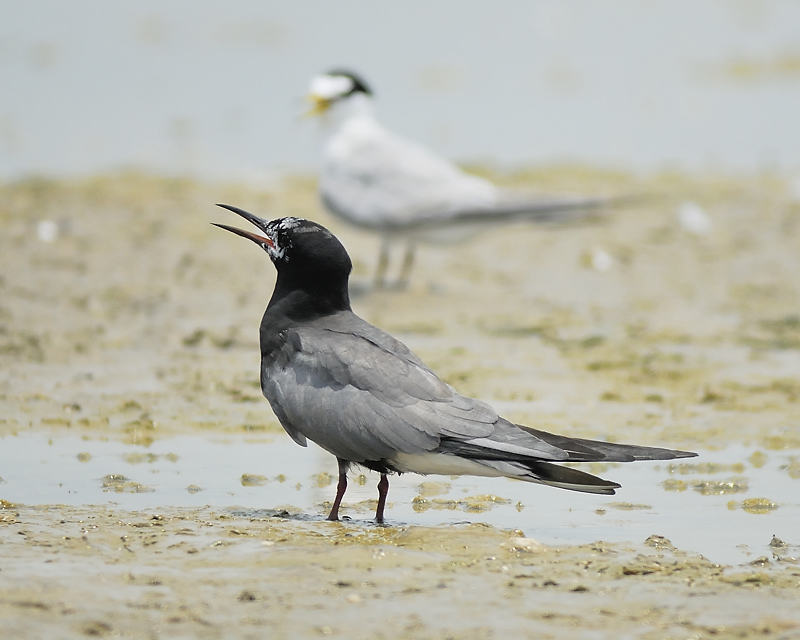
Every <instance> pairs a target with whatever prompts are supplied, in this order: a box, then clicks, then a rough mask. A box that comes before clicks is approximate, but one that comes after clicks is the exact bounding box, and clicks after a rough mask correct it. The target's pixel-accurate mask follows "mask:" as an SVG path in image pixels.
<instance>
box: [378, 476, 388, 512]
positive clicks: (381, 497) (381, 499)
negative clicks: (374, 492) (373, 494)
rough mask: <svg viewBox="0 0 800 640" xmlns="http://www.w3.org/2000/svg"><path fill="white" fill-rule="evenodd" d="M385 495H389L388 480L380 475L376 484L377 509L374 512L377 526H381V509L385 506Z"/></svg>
mask: <svg viewBox="0 0 800 640" xmlns="http://www.w3.org/2000/svg"><path fill="white" fill-rule="evenodd" d="M387 495H389V478H387V477H386V474H385V473H382V474H381V479H380V482H378V509H377V511H375V522H377V523H378V524H383V508H384V507H385V506H386V496H387Z"/></svg>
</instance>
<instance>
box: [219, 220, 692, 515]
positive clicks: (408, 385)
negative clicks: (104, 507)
mask: <svg viewBox="0 0 800 640" xmlns="http://www.w3.org/2000/svg"><path fill="white" fill-rule="evenodd" d="M219 206H221V207H224V208H225V209H228V210H229V211H232V212H233V213H236V214H238V215H240V216H241V217H242V218H244V219H245V220H247V221H248V222H250V223H252V224H253V225H255V226H256V227H257V228H258V230H259V231H260V232H261V233H253V232H250V231H243V230H241V229H237V228H236V227H230V226H228V225H225V224H216V226H218V227H221V228H222V229H226V230H228V231H231V232H233V233H235V234H237V235H240V236H242V237H244V238H247V239H248V240H252V241H253V242H255V243H256V244H257V245H259V246H260V247H261V248H262V249H264V250H265V251H266V252H267V254H268V255H269V257H270V259H271V260H272V262H273V264H274V265H275V268H276V269H277V272H278V276H277V280H276V282H275V289H274V291H273V294H272V298H271V299H270V301H269V304H268V306H267V309H266V311H265V312H264V317H263V319H262V321H261V329H260V341H261V389H262V391H263V392H264V395H265V396H266V398H267V400H269V403H270V405H272V410H273V411H274V412H275V415H276V416H277V417H278V420H279V421H280V423H281V424H282V425H283V428H284V429H286V432H287V433H288V434H289V435H290V436H291V437H292V439H293V440H294V441H295V442H296V443H297V444H299V445H301V446H307V444H308V440H311V441H312V442H315V443H317V444H318V445H319V446H320V447H322V448H323V449H325V450H326V451H328V452H330V453H331V454H333V455H334V456H336V460H337V461H338V465H339V483H338V487H337V491H336V498H335V500H334V502H333V507H332V508H331V511H330V514H329V515H328V519H329V520H338V519H339V507H340V505H341V502H342V498H343V497H344V493H345V490H346V489H347V471H348V468H349V467H350V465H352V464H355V465H360V466H362V467H366V468H368V469H372V470H374V471H377V472H378V473H380V482H379V483H378V508H377V510H376V513H375V519H376V521H377V522H383V519H384V518H383V516H384V507H385V505H386V495H387V493H388V491H389V480H388V477H387V476H388V474H390V473H419V474H423V475H425V474H444V475H461V474H466V475H476V476H506V477H509V478H517V479H520V480H526V481H528V482H534V483H539V484H545V485H549V486H552V487H560V488H562V489H571V490H573V491H582V492H586V493H598V494H605V495H612V494H614V490H615V489H617V488H618V487H619V486H620V485H619V484H617V483H615V482H610V481H608V480H603V479H601V478H598V477H596V476H593V475H590V474H588V473H585V472H583V471H579V470H577V469H573V468H570V467H562V466H559V465H557V464H553V463H556V462H599V461H602V462H632V461H635V460H671V459H674V458H687V457H692V456H695V455H697V454H696V453H692V452H689V451H674V450H670V449H661V448H656V447H642V446H637V445H628V444H615V443H610V442H598V441H594V440H585V439H582V438H569V437H566V436H560V435H555V434H552V433H547V432H546V431H540V430H538V429H533V428H531V427H526V426H523V425H518V424H514V423H513V422H510V421H508V420H506V419H504V418H502V417H501V416H499V415H498V414H497V412H496V411H495V410H494V409H493V408H492V407H490V406H489V405H488V404H486V403H485V402H481V401H480V400H475V399H473V398H468V397H466V396H462V395H461V394H459V393H458V392H457V391H456V390H455V389H453V387H451V386H450V385H449V384H447V383H445V382H444V381H442V380H441V379H440V378H438V377H437V376H436V374H435V373H433V371H431V370H430V369H429V368H428V367H427V366H425V364H424V363H423V362H422V361H421V360H420V359H419V358H418V357H417V356H416V355H414V353H412V352H411V350H410V349H408V347H406V346H405V345H404V344H403V343H401V342H399V341H398V340H396V339H395V338H393V337H392V336H390V335H389V334H388V333H385V332H384V331H381V330H380V329H378V328H377V327H374V326H373V325H371V324H369V323H368V322H366V321H365V320H362V319H361V318H360V317H358V316H357V315H355V314H354V313H353V311H352V309H351V307H350V296H349V291H348V280H349V277H350V271H351V269H352V263H351V261H350V256H349V255H348V253H347V251H346V250H345V248H344V246H343V245H342V244H341V242H339V240H338V239H337V238H336V236H334V235H333V234H332V233H331V232H330V231H328V230H327V229H325V228H324V227H322V226H321V225H319V224H317V223H315V222H311V221H309V220H304V219H302V218H293V217H286V218H279V219H277V220H272V221H267V220H263V219H261V218H259V217H257V216H255V215H253V214H251V213H248V212H247V211H243V210H242V209H239V208H237V207H232V206H229V205H223V204H221V205H219Z"/></svg>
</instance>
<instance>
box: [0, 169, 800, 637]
mask: <svg viewBox="0 0 800 640" xmlns="http://www.w3.org/2000/svg"><path fill="white" fill-rule="evenodd" d="M493 177H494V178H496V179H498V180H500V181H504V182H507V183H510V184H518V185H524V186H526V187H528V188H531V189H538V190H541V191H542V192H548V191H550V192H552V191H562V192H576V193H600V194H609V195H617V194H624V193H637V194H645V195H646V196H647V197H646V198H643V199H642V200H641V201H639V202H637V203H635V204H632V205H631V206H628V207H626V208H624V209H620V210H618V211H615V212H613V215H609V216H607V217H606V218H604V219H603V220H601V221H597V222H594V223H592V224H584V225H574V226H570V227H568V228H532V227H527V226H525V225H517V226H514V227H512V228H506V229H497V230H487V231H485V232H482V233H481V234H479V236H478V237H476V238H475V239H474V240H473V241H471V242H469V243H467V244H465V245H461V246H458V247H453V248H446V249H429V248H423V249H422V250H421V251H420V253H419V259H418V264H417V269H416V271H415V272H414V275H413V277H412V282H411V285H410V286H409V288H408V289H406V290H403V291H380V292H375V291H370V290H369V282H370V274H371V273H372V269H373V268H374V264H375V261H376V257H377V242H376V241H375V240H374V239H372V238H370V237H369V236H366V235H364V234H362V233H360V232H356V231H353V230H351V229H348V228H346V227H343V226H342V225H340V224H338V223H337V222H336V221H334V220H331V219H330V218H329V217H328V216H327V215H326V214H324V212H322V211H321V210H320V208H319V205H318V204H317V202H316V197H315V193H314V183H313V181H311V180H308V179H304V178H293V179H286V180H284V181H283V182H282V183H280V184H278V185H274V186H273V187H272V188H270V189H269V190H266V189H257V188H253V187H251V186H247V185H233V184H225V185H213V184H205V185H203V184H197V183H193V182H191V181H185V180H170V179H164V178H157V177H151V176H142V175H136V174H123V175H113V176H99V177H96V178H92V179H87V180H82V181H73V182H54V181H46V180H29V181H25V182H21V183H16V184H8V185H3V186H1V187H0V225H2V234H1V235H0V407H2V412H1V413H0V479H2V480H0V622H2V625H3V629H4V634H8V637H82V636H109V637H114V636H121V637H142V638H157V637H164V638H167V637H169V638H179V637H208V638H217V637H220V638H222V637H226V638H227V637H243V638H244V637H253V638H261V637H287V638H288V637H317V636H320V637H325V636H334V637H337V636H340V637H345V636H347V637H354V638H361V637H364V638H366V637H373V638H380V637H386V638H395V637H403V638H447V637H453V638H488V637H501V636H504V635H506V636H510V637H532V638H534V637H535V638H539V637H570V638H572V637H586V638H590V637H610V636H621V635H622V636H626V637H641V638H650V637H652V638H661V637H676V638H678V637H679V638H683V637H700V638H703V637H747V636H751V635H763V636H766V637H777V638H784V637H785V638H791V637H796V636H797V634H800V626H799V625H800V613H798V612H797V606H796V602H797V599H798V596H799V595H800V561H799V560H798V558H800V537H798V533H797V532H798V531H800V490H798V488H800V485H798V479H800V427H799V426H798V425H800V202H798V200H800V195H799V194H797V193H796V185H794V186H793V184H792V182H791V181H789V180H786V179H784V178H782V177H780V176H769V175H766V176H744V177H742V176H739V177H725V176H722V177H720V176H682V175H667V174H665V175H659V176H651V177H646V178H643V177H636V176H629V175H622V174H615V173H610V172H604V171H597V170H590V169H584V168H571V167H561V168H553V169H538V170H536V171H529V172H520V173H518V174H514V175H503V176H493ZM214 202H228V203H230V204H235V205H238V206H242V207H244V208H246V209H249V210H251V211H253V212H254V213H257V214H259V215H263V216H265V217H277V216H281V215H300V216H304V217H310V218H313V219H316V220H318V221H320V222H322V223H323V224H326V226H329V228H331V229H332V230H333V231H334V232H335V233H337V235H339V237H340V238H341V239H342V240H343V242H344V243H345V245H346V246H347V247H348V249H349V250H350V252H351V255H352V256H353V259H354V263H355V272H354V278H353V302H354V308H355V310H356V311H357V312H358V313H359V314H361V315H362V316H364V317H365V318H366V319H367V320H369V321H371V322H373V323H375V324H377V325H379V326H381V327H382V328H384V329H386V330H388V331H390V332H392V333H394V334H395V335H397V336H398V337H399V338H400V339H402V340H403V341H404V342H406V343H407V344H408V345H409V346H411V347H412V348H413V349H414V350H415V351H416V352H417V353H419V354H420V356H422V358H423V359H424V360H425V361H426V362H427V363H428V364H429V365H430V366H431V367H432V368H433V369H434V370H435V371H437V372H438V373H439V374H440V375H442V376H443V377H444V378H445V379H446V380H447V381H448V382H450V383H451V384H453V385H454V386H455V387H456V388H457V389H459V390H460V391H461V392H463V393H467V394H470V395H475V396H478V397H480V398H482V399H484V400H487V401H489V402H491V403H492V404H494V405H495V406H497V407H498V408H499V409H500V410H501V411H502V413H503V414H504V415H506V416H507V417H508V418H510V419H513V420H516V421H519V422H522V423H525V424H529V425H532V426H535V427H537V428H543V429H547V430H551V431H555V432H558V433H563V434H566V435H572V436H579V437H589V438H601V439H610V440H615V441H628V442H634V443H640V444H652V445H662V446H667V447H674V448H685V449H691V450H696V451H699V452H700V453H701V456H700V458H698V459H695V460H691V461H687V462H686V463H684V464H675V465H667V464H663V465H660V466H651V467H648V466H647V465H627V466H624V467H620V466H619V465H605V466H604V465H590V466H586V467H585V468H586V469H587V470H591V471H592V472H595V473H597V474H598V475H601V476H603V477H607V478H609V479H612V480H615V479H617V480H620V481H621V482H622V484H623V488H622V489H621V490H620V491H619V493H618V495H617V496H613V497H611V498H597V499H596V501H591V500H590V501H586V499H585V497H584V496H577V494H572V493H569V492H563V491H562V492H559V491H556V490H550V491H549V493H548V494H547V495H548V497H547V498H546V499H545V498H544V497H543V496H544V491H545V490H543V489H541V488H538V487H529V486H528V485H524V484H523V483H513V484H512V483H507V484H497V483H495V484H481V482H482V481H480V480H479V481H477V484H475V483H474V482H475V481H474V480H468V479H466V478H464V479H456V478H427V479H426V478H411V479H409V478H407V477H405V476H404V477H403V478H401V479H398V480H396V481H395V482H394V483H393V489H392V490H391V491H390V494H389V500H390V502H392V501H394V502H393V504H391V505H390V509H389V510H388V511H387V517H388V519H389V526H386V527H377V526H375V525H374V524H372V523H371V522H370V521H369V517H370V512H371V510H372V508H373V503H372V500H373V499H374V497H375V496H374V481H375V478H374V477H373V476H370V475H367V476H366V478H365V479H364V480H363V482H362V477H361V476H360V475H359V473H358V471H356V472H354V478H353V480H354V482H353V483H352V484H353V493H352V494H348V498H347V500H346V502H347V505H346V510H345V513H347V514H348V515H349V516H350V517H351V518H352V520H350V521H346V522H343V523H328V522H325V521H324V520H323V517H324V513H325V511H326V508H327V505H326V501H327V500H329V499H330V498H331V497H332V494H333V487H332V486H331V484H330V482H331V474H332V473H334V472H335V463H333V460H332V458H330V459H328V458H329V457H328V458H319V459H318V458H317V457H315V456H316V454H314V453H312V452H310V451H304V450H302V449H300V448H299V447H298V448H296V449H297V456H298V457H297V460H300V459H301V457H303V456H304V457H303V459H308V460H310V462H309V463H308V464H309V465H310V466H309V467H308V468H306V467H302V468H301V467H300V466H299V464H298V463H296V462H295V458H294V457H287V456H286V455H285V453H284V452H285V451H286V450H285V449H284V448H283V447H282V446H278V444H277V443H278V442H280V440H279V439H280V438H288V436H284V435H282V431H281V429H280V426H279V425H278V424H277V422H276V420H275V418H274V417H273V416H272V414H271V411H270V410H269V407H268V405H267V403H266V401H265V400H264V399H263V398H262V397H261V394H260V389H259V383H258V345H257V327H258V322H259V320H260V317H261V313H262V312H263V308H264V306H265V304H266V302H267V300H268V298H269V295H270V293H271V288H272V283H273V282H274V273H273V270H272V267H271V266H270V265H269V264H268V260H267V259H266V256H264V255H263V254H261V253H260V252H259V251H258V250H257V249H256V248H255V247H243V246H241V244H240V243H238V242H237V240H236V239H234V238H232V237H228V236H229V235H230V234H227V235H226V234H225V233H224V232H222V231H219V230H218V229H214V228H213V227H211V225H210V224H209V223H210V222H212V221H221V222H231V221H230V220H229V218H228V217H227V216H228V215H229V214H226V213H225V212H224V211H222V210H218V209H216V208H215V207H213V203H214ZM236 222H237V223H238V221H236ZM247 249H249V251H248V250H247ZM209 450H211V451H213V452H214V454H213V456H215V457H216V464H214V460H215V458H214V457H213V456H212V457H210V460H211V462H210V463H209V464H208V465H205V466H203V465H199V464H196V460H197V459H198V458H200V457H201V454H202V455H206V453H203V452H208V451H209ZM244 452H247V455H245V453H244ZM498 482H499V481H498ZM503 482H505V481H503ZM82 483H83V484H82ZM637 485H641V486H637ZM220 487H224V488H225V490H224V491H220V490H219V488H220ZM288 489H291V491H288ZM215 491H216V493H215ZM287 491H288V492H287ZM226 492H227V493H226ZM282 492H283V493H282ZM464 492H466V493H464ZM593 498H594V497H593ZM348 500H349V502H348ZM243 503H245V504H243ZM590 503H591V504H590ZM205 505H212V506H205ZM612 515H613V518H614V520H613V521H611V522H613V523H618V524H616V525H612V527H611V528H613V529H614V535H613V536H611V537H609V536H608V535H606V534H608V533H609V531H610V529H609V527H608V526H606V528H605V529H602V528H599V527H598V525H597V523H598V522H600V523H602V522H609V520H608V519H609V517H610V516H612ZM596 533H597V534H598V535H595V534H596ZM665 534H669V535H666V536H665ZM751 535H752V540H756V541H757V542H752V541H751V537H748V536H751ZM603 538H605V541H604V539H603ZM611 538H613V539H611ZM739 547H742V549H739ZM700 551H702V554H701V553H700Z"/></svg>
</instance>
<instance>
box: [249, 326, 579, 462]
mask: <svg viewBox="0 0 800 640" xmlns="http://www.w3.org/2000/svg"><path fill="white" fill-rule="evenodd" d="M285 336H286V340H285V342H284V344H283V346H282V347H281V348H280V349H279V350H277V351H276V352H274V353H273V354H272V356H271V357H270V358H268V359H266V360H265V361H264V362H263V363H262V388H263V391H264V395H265V396H266V397H267V399H268V400H269V401H270V404H271V405H272V407H273V409H274V410H275V413H276V415H277V416H278V418H279V420H280V421H281V424H283V426H284V428H286V430H287V432H288V433H289V434H290V435H291V436H292V437H293V438H294V439H295V441H297V442H299V443H300V444H304V443H305V438H308V439H310V440H312V441H314V442H316V443H317V444H318V445H320V446H321V447H323V448H324V449H326V450H327V451H329V452H331V453H332V454H334V455H335V456H337V457H339V458H343V459H345V460H350V461H353V462H363V461H375V460H384V459H388V458H392V457H393V456H394V455H396V454H397V453H408V454H416V453H424V452H429V451H435V450H437V449H438V448H439V447H440V444H441V443H442V441H443V440H452V441H458V442H465V441H469V442H473V443H474V444H475V446H480V447H486V446H488V447H490V448H498V450H500V451H504V450H505V451H513V452H516V453H519V454H522V453H523V451H524V453H525V455H527V456H536V457H537V458H540V459H543V460H564V459H566V458H567V454H566V453H564V452H563V451H562V450H561V449H560V448H558V447H556V446H554V445H551V444H548V443H547V442H545V441H544V440H542V439H540V438H538V437H536V436H533V435H532V434H529V433H526V432H524V431H522V430H520V429H517V428H516V427H514V426H513V425H511V423H508V422H507V421H505V420H503V419H502V418H500V417H499V416H498V415H497V413H496V412H495V411H494V410H493V409H492V408H491V407H490V406H489V405H487V404H486V403H483V402H480V401H479V400H474V399H472V398H467V397H465V396H462V395H460V394H458V393H456V391H455V390H454V389H453V388H452V387H450V386H449V385H448V384H446V383H445V382H443V381H442V380H440V379H439V378H438V377H437V376H436V375H435V374H434V373H433V372H431V371H430V369H428V368H427V367H426V366H425V365H424V364H423V363H422V362H421V361H420V360H419V358H417V357H416V356H415V355H414V354H413V353H412V352H411V351H410V350H409V349H408V348H407V347H405V346H404V345H403V344H402V343H400V342H399V341H397V340H395V339H394V338H392V337H391V336H389V335H388V334H386V333H384V332H382V331H380V330H379V329H377V328H375V327H373V326H372V325H369V324H368V323H366V322H364V321H363V320H361V319H360V318H358V317H357V316H355V315H354V314H352V313H349V312H343V313H341V314H337V315H336V316H332V317H329V318H326V319H324V320H322V321H319V322H315V323H309V324H307V325H304V326H302V327H299V328H294V329H290V330H288V331H287V332H286V333H285ZM506 430H508V431H509V433H511V432H512V430H513V431H514V432H517V437H516V438H515V437H512V436H511V435H508V436H505V437H502V436H501V437H499V438H496V436H497V435H500V432H504V431H506ZM495 438H496V441H495ZM521 440H524V441H525V442H524V445H522V444H520V441H521Z"/></svg>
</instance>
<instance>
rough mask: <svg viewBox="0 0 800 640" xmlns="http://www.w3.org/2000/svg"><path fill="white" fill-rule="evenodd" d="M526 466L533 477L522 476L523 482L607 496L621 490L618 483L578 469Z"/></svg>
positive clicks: (534, 463) (535, 463)
mask: <svg viewBox="0 0 800 640" xmlns="http://www.w3.org/2000/svg"><path fill="white" fill-rule="evenodd" d="M525 466H526V467H528V469H530V472H531V474H532V475H533V477H530V478H529V477H526V476H520V479H521V480H529V481H530V482H538V483H540V484H546V485H550V486H551V487H559V488H561V489H569V490H570V491H580V492H582V493H599V494H602V495H607V496H613V495H614V493H616V492H615V489H619V488H620V485H619V484H617V483H616V482H611V481H609V480H603V479H602V478H598V477H597V476H593V475H591V474H590V473H586V472H585V471H578V470H577V469H572V468H570V467H562V466H559V465H557V464H550V463H549V462H531V463H529V464H527V465H525Z"/></svg>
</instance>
